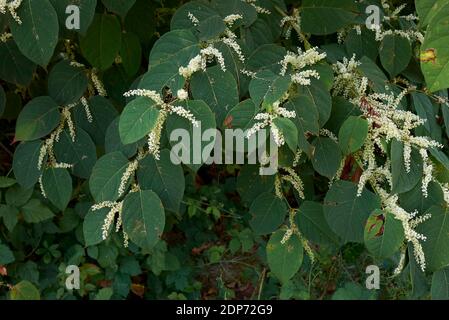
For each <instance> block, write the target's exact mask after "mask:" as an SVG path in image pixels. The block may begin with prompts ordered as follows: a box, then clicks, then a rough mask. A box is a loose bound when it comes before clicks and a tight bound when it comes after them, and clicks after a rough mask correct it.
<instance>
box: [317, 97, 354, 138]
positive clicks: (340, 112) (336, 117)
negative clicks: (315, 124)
mask: <svg viewBox="0 0 449 320" xmlns="http://www.w3.org/2000/svg"><path fill="white" fill-rule="evenodd" d="M361 114H362V112H361V111H360V108H359V107H358V106H356V105H355V104H353V103H351V102H349V101H348V100H346V99H345V98H343V97H335V98H333V99H332V113H331V116H330V118H329V121H328V122H327V123H326V126H325V127H326V129H328V130H330V131H331V132H334V133H338V132H339V131H340V128H341V126H342V125H343V123H344V122H345V121H346V119H348V118H349V117H350V116H360V115H361Z"/></svg>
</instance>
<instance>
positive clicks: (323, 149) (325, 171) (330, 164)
mask: <svg viewBox="0 0 449 320" xmlns="http://www.w3.org/2000/svg"><path fill="white" fill-rule="evenodd" d="M312 145H313V146H314V147H315V153H314V155H313V158H312V165H313V168H314V169H315V170H316V171H317V172H318V173H319V174H321V175H322V176H325V177H327V178H329V179H331V178H333V177H334V176H335V174H336V173H337V171H338V169H339V168H340V164H341V160H342V154H341V151H340V147H339V146H338V144H337V143H336V142H335V141H334V140H332V139H331V138H323V137H318V138H316V139H315V140H314V141H313V143H312Z"/></svg>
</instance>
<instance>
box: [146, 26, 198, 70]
mask: <svg viewBox="0 0 449 320" xmlns="http://www.w3.org/2000/svg"><path fill="white" fill-rule="evenodd" d="M199 53H200V47H199V44H198V40H197V38H196V37H195V36H194V35H193V33H192V32H191V31H190V30H173V31H170V32H167V33H166V34H164V35H163V36H162V37H160V38H159V40H158V41H156V43H155V44H154V46H153V49H151V53H150V59H149V67H150V70H151V68H153V67H155V66H156V65H158V64H161V63H164V62H167V61H173V62H175V63H176V64H177V66H178V68H177V69H176V70H175V71H176V72H178V69H179V67H180V66H184V67H185V66H187V64H188V63H189V61H190V60H191V59H192V58H193V57H195V56H196V55H197V54H199Z"/></svg>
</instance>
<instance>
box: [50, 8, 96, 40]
mask: <svg viewBox="0 0 449 320" xmlns="http://www.w3.org/2000/svg"><path fill="white" fill-rule="evenodd" d="M50 2H51V4H52V5H53V7H54V8H55V10H56V13H57V15H58V18H59V27H60V31H61V32H62V33H69V32H71V31H73V32H78V33H80V34H83V35H84V34H86V31H87V29H88V28H89V26H90V24H91V23H92V20H93V19H94V15H95V8H96V6H97V0H50ZM70 5H75V6H77V7H78V8H79V12H80V15H79V18H80V19H79V24H80V25H79V27H80V28H79V29H72V30H68V29H67V27H66V21H67V18H69V14H67V13H66V10H67V7H68V6H70ZM70 14H72V11H70ZM69 21H70V22H73V21H72V20H70V19H69Z"/></svg>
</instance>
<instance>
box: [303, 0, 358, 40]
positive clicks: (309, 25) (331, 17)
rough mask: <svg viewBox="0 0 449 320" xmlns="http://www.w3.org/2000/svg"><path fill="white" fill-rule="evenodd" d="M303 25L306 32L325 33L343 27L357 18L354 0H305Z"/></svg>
mask: <svg viewBox="0 0 449 320" xmlns="http://www.w3.org/2000/svg"><path fill="white" fill-rule="evenodd" d="M301 9H302V10H301V11H302V16H301V18H302V21H301V25H302V28H303V29H304V32H306V33H312V34H316V35H325V34H331V33H334V32H336V31H338V30H340V29H343V28H344V27H345V26H347V25H348V24H351V23H354V22H355V20H356V15H357V13H356V12H357V10H356V6H355V3H354V1H352V0H304V1H303V3H302V6H301Z"/></svg>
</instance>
